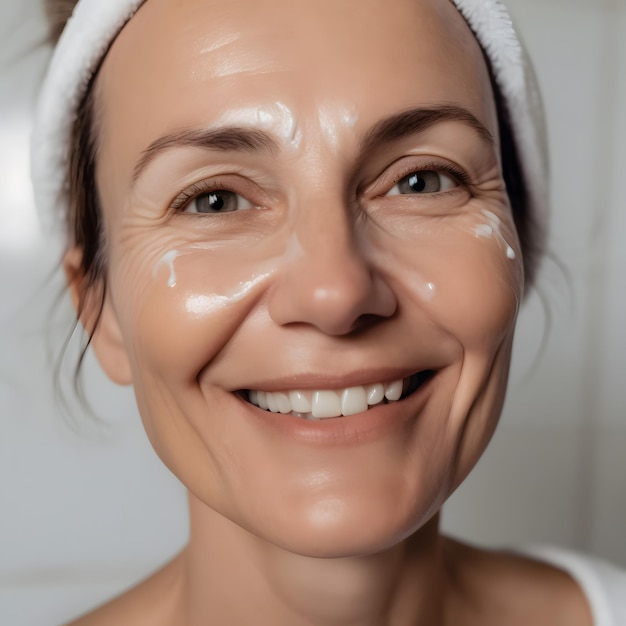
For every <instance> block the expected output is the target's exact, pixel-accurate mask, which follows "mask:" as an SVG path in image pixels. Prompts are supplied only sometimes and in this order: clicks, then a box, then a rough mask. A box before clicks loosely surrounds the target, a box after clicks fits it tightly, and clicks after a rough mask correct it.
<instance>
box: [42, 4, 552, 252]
mask: <svg viewBox="0 0 626 626" xmlns="http://www.w3.org/2000/svg"><path fill="white" fill-rule="evenodd" d="M143 2H145V0H80V1H79V2H78V4H77V5H76V8H75V9H74V13H73V15H72V17H71V18H70V19H69V21H68V23H67V25H66V27H65V30H64V31H63V34H62V35H61V38H60V40H59V43H58V45H57V47H56V49H55V51H54V54H53V56H52V60H51V62H50V66H49V69H48V73H47V75H46V78H45V80H44V83H43V86H42V91H41V94H40V99H39V103H38V108H37V112H36V118H35V124H34V130H33V139H32V142H31V170H32V179H33V186H34V192H35V203H36V205H37V208H38V210H39V214H40V218H41V220H42V222H44V223H45V224H46V225H50V224H55V223H57V224H58V222H59V221H62V217H63V215H64V214H65V202H66V194H65V191H66V180H67V170H68V162H69V153H70V150H71V146H70V142H71V136H72V127H73V125H74V121H75V119H76V113H77V110H78V107H79V106H80V103H81V100H82V99H83V98H84V96H85V93H86V91H87V89H88V87H89V83H90V81H91V78H92V77H93V75H94V72H96V71H97V69H98V67H99V65H100V63H101V61H102V59H103V57H104V56H105V54H106V52H107V50H108V49H109V47H110V45H111V43H112V42H113V41H114V39H115V38H116V37H117V35H118V34H119V32H120V31H121V30H122V28H123V27H124V25H125V24H126V23H127V22H128V21H129V20H130V19H131V18H132V16H133V15H134V14H135V12H136V11H137V9H138V8H139V7H140V6H141V5H142V4H143ZM452 2H453V3H454V4H455V5H456V7H457V9H458V10H459V12H460V13H461V15H463V17H464V18H465V20H466V21H467V23H468V24H469V26H470V28H471V29H472V31H473V32H474V35H475V36H476V39H477V40H478V42H479V44H480V45H481V47H482V49H483V51H484V53H485V56H486V57H487V59H488V60H489V63H490V65H491V68H492V72H493V77H494V80H495V83H496V88H497V89H498V90H499V91H500V94H501V96H502V99H503V101H504V105H505V107H506V111H507V113H508V117H509V124H510V127H511V129H512V132H513V138H514V141H515V145H516V149H517V152H518V157H519V161H520V165H521V169H522V175H523V179H524V183H525V184H524V186H525V189H526V194H527V208H528V213H529V215H528V218H529V219H530V220H532V221H533V222H534V223H536V224H537V226H538V227H539V230H538V236H539V237H540V238H541V240H540V241H536V242H535V243H536V244H538V249H539V250H541V249H542V248H543V238H544V237H545V232H546V222H547V215H548V159H547V149H546V143H545V137H546V133H545V128H544V118H543V110H542V106H541V99H540V96H539V91H538V89H537V85H536V82H535V77H534V73H533V71H532V67H531V65H530V62H529V60H528V57H527V56H526V54H525V51H524V49H523V47H522V45H521V43H520V41H519V39H518V37H517V34H516V32H515V29H514V27H513V24H512V22H511V18H510V16H509V14H508V12H507V10H506V8H505V6H504V5H503V4H502V2H501V0H452ZM59 218H61V219H59Z"/></svg>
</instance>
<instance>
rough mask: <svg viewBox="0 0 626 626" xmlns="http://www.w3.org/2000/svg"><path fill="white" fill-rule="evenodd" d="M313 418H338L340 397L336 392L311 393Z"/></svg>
mask: <svg viewBox="0 0 626 626" xmlns="http://www.w3.org/2000/svg"><path fill="white" fill-rule="evenodd" d="M311 413H312V414H313V417H317V418H319V419H323V418H326V417H339V416H340V415H341V397H340V396H339V394H338V393H337V392H336V391H315V392H313V408H312V409H311Z"/></svg>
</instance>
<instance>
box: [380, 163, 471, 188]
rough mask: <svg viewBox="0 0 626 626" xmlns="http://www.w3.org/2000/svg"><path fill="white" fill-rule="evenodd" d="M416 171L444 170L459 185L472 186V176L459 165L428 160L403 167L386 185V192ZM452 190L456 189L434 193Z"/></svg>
mask: <svg viewBox="0 0 626 626" xmlns="http://www.w3.org/2000/svg"><path fill="white" fill-rule="evenodd" d="M414 172H442V173H444V174H448V175H449V176H450V177H451V178H452V179H453V180H454V181H455V182H456V183H458V184H459V186H462V187H471V180H470V177H469V176H468V175H467V173H466V172H464V171H463V170H462V169H460V168H459V167H456V166H454V165H452V164H451V163H441V162H427V163H420V164H418V165H412V166H407V167H406V168H403V169H402V170H401V173H400V174H399V175H396V176H394V177H393V182H392V183H391V185H386V187H388V188H387V191H386V192H385V193H389V190H390V189H392V188H393V187H394V186H395V185H397V184H398V183H399V182H400V181H401V180H402V179H403V178H406V177H407V176H408V175H409V174H413V173H414ZM452 191H454V189H450V190H449V191H440V192H436V193H435V194H432V195H439V194H444V193H450V192H452ZM424 195H428V194H424Z"/></svg>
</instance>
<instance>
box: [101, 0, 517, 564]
mask: <svg viewBox="0 0 626 626" xmlns="http://www.w3.org/2000/svg"><path fill="white" fill-rule="evenodd" d="M96 95H97V105H98V106H97V111H98V123H97V130H98V136H99V139H100V143H101V146H100V151H99V155H98V168H97V169H98V171H97V179H98V187H99V192H100V196H101V203H102V207H103V211H104V216H105V222H106V240H107V249H106V251H107V263H108V285H109V287H108V292H107V303H106V307H105V310H104V314H103V318H102V320H101V327H100V329H99V331H98V333H97V336H96V339H95V349H96V352H97V354H98V357H99V358H100V360H101V362H102V364H103V366H104V368H105V370H106V371H107V372H108V374H109V375H110V376H111V377H112V378H113V379H114V380H116V381H118V382H132V384H133V385H134V388H135V392H136V396H137V401H138V405H139V408H140V411H141V415H142V418H143V420H144V423H145V427H146V430H147V433H148V435H149V437H150V439H151V441H152V443H153V445H154V447H155V449H156V451H157V452H158V454H159V455H160V456H161V458H162V459H163V460H164V462H165V463H166V464H167V465H168V466H169V467H170V468H171V469H172V470H173V471H174V473H175V474H177V475H178V477H179V478H180V479H181V480H182V482H183V483H184V484H185V485H186V486H187V487H188V488H189V489H190V490H191V491H192V492H193V494H195V496H196V497H197V498H199V499H200V500H202V501H203V502H205V503H206V504H207V505H209V506H210V507H212V508H213V509H215V510H216V511H218V512H219V513H221V514H223V515H224V516H226V517H227V518H229V519H231V520H232V521H234V522H235V523H237V524H239V525H240V526H242V527H243V528H245V529H247V530H249V531H251V532H253V533H255V534H257V535H259V536H261V537H263V538H265V539H267V540H269V541H271V542H273V543H275V544H277V545H280V546H282V547H285V548H288V549H290V550H293V551H295V552H299V553H303V554H311V555H317V556H332V555H347V554H357V553H365V552H371V551H373V550H379V549H383V548H385V547H388V546H390V545H393V544H394V543H396V542H398V541H400V540H401V539H403V538H405V537H406V536H408V535H409V534H410V533H412V532H413V531H415V530H416V529H417V528H418V527H419V526H420V525H422V524H423V523H424V522H425V521H426V520H427V519H428V518H429V517H430V516H432V515H433V514H434V513H435V512H436V510H437V509H438V508H439V506H440V505H441V503H442V502H443V501H444V500H445V499H446V497H447V496H448V495H449V494H450V493H451V491H452V490H453V489H454V488H455V487H456V486H457V485H458V484H459V482H460V481H461V480H463V478H464V477H465V476H466V474H467V473H468V471H469V470H470V469H471V467H472V466H473V465H474V463H475V462H476V460H477V458H478V457H479V456H480V454H481V453H482V451H483V449H484V447H485V445H486V443H487V441H488V440H489V438H490V436H491V434H492V431H493V428H494V427H495V424H496V422H497V419H498V416H499V412H500V409H501V405H502V401H503V396H504V391H505V385H506V378H507V371H508V364H509V358H510V350H511V341H512V336H513V326H514V322H515V317H516V313H517V309H518V304H519V300H520V294H521V293H522V288H523V275H522V264H521V252H520V249H519V243H518V239H517V236H516V233H515V229H514V226H513V220H512V216H511V211H510V207H509V203H508V200H507V196H506V191H505V188H504V183H503V180H502V177H501V171H500V163H499V147H498V136H497V118H496V112H495V107H494V102H493V96H492V92H491V89H490V83H489V78H488V73H487V69H486V66H485V63H484V61H483V58H482V55H481V52H480V49H479V47H478V44H477V43H476V42H475V41H474V38H473V36H472V35H471V32H470V31H469V29H468V27H467V26H466V24H465V22H464V21H463V19H462V18H461V17H460V15H459V14H457V12H456V9H455V8H454V6H453V5H452V3H451V2H448V1H446V0H394V1H393V2H389V0H366V1H365V2H364V1H363V0H342V2H336V1H335V0H316V1H315V2H304V1H298V2H294V1H293V0H185V1H183V2H180V1H179V2H174V1H173V0H148V2H146V4H145V5H144V6H143V7H142V8H141V9H140V11H139V12H138V14H137V15H136V16H135V17H134V18H133V19H132V20H131V21H130V23H129V24H128V25H127V26H126V28H125V29H124V30H123V32H122V33H121V34H120V36H119V38H118V39H117V40H116V42H115V43H114V45H113V47H112V49H111V51H110V53H109V54H108V56H107V58H106V60H105V62H104V65H103V67H102V69H101V72H100V76H99V79H98V82H97V93H96ZM250 391H252V392H253V393H252V394H250ZM257 392H270V393H257ZM384 393H386V394H387V395H388V396H389V399H388V400H383V401H382V402H381V396H382V394H384ZM400 393H402V394H403V395H402V397H401V399H399V400H398V399H397V398H398V395H399V394H400ZM368 398H369V401H370V402H371V403H372V405H371V407H370V408H369V409H368V410H365V407H366V406H369V405H368ZM342 402H343V404H342ZM255 403H256V404H257V405H258V404H261V405H263V406H268V404H265V403H269V406H270V407H271V408H273V409H275V410H276V409H278V410H282V411H291V410H292V409H294V410H296V411H298V412H299V413H298V414H294V413H293V412H287V413H284V414H283V413H280V412H272V411H271V410H264V409H263V408H262V407H259V406H255ZM341 412H343V413H346V414H349V413H354V414H353V415H347V416H343V415H340V413H341ZM307 413H309V414H310V413H313V414H314V416H315V417H319V416H325V417H327V419H310V417H311V415H308V416H307V415H306V414H307ZM328 416H331V417H328Z"/></svg>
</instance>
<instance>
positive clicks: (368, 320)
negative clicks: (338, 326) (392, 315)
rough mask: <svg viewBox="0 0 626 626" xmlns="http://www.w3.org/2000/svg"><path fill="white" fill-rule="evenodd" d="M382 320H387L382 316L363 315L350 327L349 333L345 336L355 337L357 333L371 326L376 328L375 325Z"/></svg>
mask: <svg viewBox="0 0 626 626" xmlns="http://www.w3.org/2000/svg"><path fill="white" fill-rule="evenodd" d="M384 319H389V318H388V317H386V316H384V315H377V314H375V313H364V314H363V315H360V316H359V317H358V318H357V319H356V320H355V321H354V323H353V324H352V327H351V328H350V331H349V332H348V333H347V334H350V335H357V334H359V333H363V332H365V331H367V330H369V329H370V328H372V327H373V326H376V324H379V323H380V322H381V321H383V320H384Z"/></svg>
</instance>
